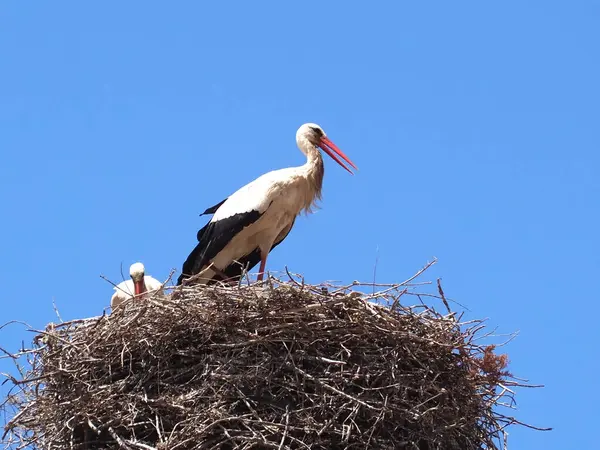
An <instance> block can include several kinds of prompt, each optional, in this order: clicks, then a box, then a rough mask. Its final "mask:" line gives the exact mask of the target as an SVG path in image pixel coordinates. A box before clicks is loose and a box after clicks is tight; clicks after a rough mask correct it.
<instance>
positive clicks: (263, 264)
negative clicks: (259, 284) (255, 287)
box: [257, 253, 268, 281]
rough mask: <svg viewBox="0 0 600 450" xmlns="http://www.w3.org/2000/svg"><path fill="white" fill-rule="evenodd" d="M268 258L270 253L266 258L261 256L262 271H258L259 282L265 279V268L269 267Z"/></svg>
mask: <svg viewBox="0 0 600 450" xmlns="http://www.w3.org/2000/svg"><path fill="white" fill-rule="evenodd" d="M267 256H268V253H267V254H266V255H264V256H261V259H260V269H258V278H257V281H262V279H263V275H264V274H265V266H266V265H267Z"/></svg>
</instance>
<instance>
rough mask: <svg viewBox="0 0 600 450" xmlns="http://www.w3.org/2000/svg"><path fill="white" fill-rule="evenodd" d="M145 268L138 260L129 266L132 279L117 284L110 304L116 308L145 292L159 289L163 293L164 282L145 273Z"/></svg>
mask: <svg viewBox="0 0 600 450" xmlns="http://www.w3.org/2000/svg"><path fill="white" fill-rule="evenodd" d="M144 273H145V268H144V265H143V264H142V263H141V262H136V263H134V264H132V265H131V267H130V268H129V276H130V277H131V280H126V281H123V282H122V283H119V284H118V285H116V286H115V291H116V292H115V293H114V294H113V296H112V298H111V299H110V306H111V308H112V309H115V308H116V307H117V306H119V305H120V304H121V303H123V302H124V301H125V300H127V299H130V298H132V297H134V296H137V295H140V294H143V293H145V292H151V291H158V293H159V295H163V291H162V283H161V282H160V281H158V280H157V279H156V278H153V277H151V276H149V275H145V274H144Z"/></svg>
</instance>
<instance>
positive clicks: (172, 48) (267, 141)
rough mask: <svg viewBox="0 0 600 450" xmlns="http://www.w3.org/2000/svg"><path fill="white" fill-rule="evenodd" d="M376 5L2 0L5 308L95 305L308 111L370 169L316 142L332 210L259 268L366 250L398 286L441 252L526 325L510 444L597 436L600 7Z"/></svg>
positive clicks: (296, 267)
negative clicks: (350, 166) (522, 384)
mask: <svg viewBox="0 0 600 450" xmlns="http://www.w3.org/2000/svg"><path fill="white" fill-rule="evenodd" d="M369 5H370V6H367V3H366V2H355V1H348V0H346V1H344V2H333V1H332V2H324V1H322V2H317V1H312V0H309V1H302V2H283V1H277V2H276V1H263V2H245V1H244V2H242V1H237V2H212V3H210V4H209V3H208V2H195V1H179V2H169V3H167V2H156V1H147V0H145V1H143V2H142V1H128V2H115V1H105V2H96V3H94V4H92V2H79V1H70V2H66V1H53V2H45V3H35V4H33V3H27V4H26V3H23V2H17V1H14V2H3V3H2V5H1V6H0V152H1V153H0V154H1V155H2V157H1V160H0V201H1V205H2V220H1V222H0V230H1V234H0V236H2V238H1V241H0V255H1V259H0V268H1V270H0V282H1V285H2V290H3V293H2V299H1V302H2V308H1V312H0V314H1V317H0V319H1V320H0V321H1V322H4V321H7V320H9V319H21V320H25V321H27V322H29V323H30V324H31V325H33V326H36V327H43V326H44V325H45V324H46V323H47V322H49V321H53V320H55V316H54V313H53V310H52V299H55V301H56V303H57V305H58V307H59V309H60V311H61V312H62V315H63V318H65V320H66V319H69V318H76V317H87V316H92V315H96V314H99V313H100V312H101V311H102V308H104V307H106V306H108V304H109V300H110V296H111V294H112V287H111V286H110V285H109V284H107V283H106V282H105V281H103V280H102V279H100V278H99V275H100V274H105V275H106V276H108V277H110V278H112V279H113V280H116V281H118V280H119V279H120V265H121V263H122V264H123V266H124V269H125V271H127V268H128V267H129V264H131V263H132V262H134V261H137V260H141V261H143V262H144V263H145V265H146V267H147V270H148V273H149V274H151V275H153V276H155V277H157V278H161V279H162V278H164V277H166V276H167V275H168V273H169V271H170V270H171V269H172V268H177V269H180V267H181V263H182V262H183V260H184V259H185V257H186V256H187V254H188V252H189V251H190V250H191V248H192V247H193V246H194V244H195V235H196V231H197V229H198V228H199V227H200V226H202V225H203V224H204V223H205V221H206V219H205V218H201V217H198V214H199V213H200V212H202V211H203V210H204V209H205V208H206V207H208V206H211V205H213V204H215V203H217V202H218V201H220V200H222V199H223V198H225V197H226V196H227V195H229V194H230V193H232V192H233V191H234V190H235V189H237V188H238V187H240V186H241V185H243V184H245V183H247V182H249V181H251V180H252V179H254V178H255V177H257V176H258V175H260V174H262V173H264V172H266V171H268V170H272V169H276V168H282V167H287V166H291V165H298V164H301V163H302V162H303V157H302V155H301V154H300V152H299V151H298V150H297V149H296V146H295V141H294V136H295V132H296V129H297V128H298V126H300V125H301V124H302V123H304V122H316V123H318V124H320V125H321V126H323V128H324V129H325V131H326V132H327V133H328V135H329V136H330V137H331V138H332V139H333V141H334V142H336V143H337V144H338V145H339V146H340V147H341V148H342V149H343V150H344V151H345V152H346V153H347V154H348V155H349V156H350V157H351V158H352V159H353V160H354V162H355V163H356V164H357V165H358V166H359V168H360V171H359V172H358V174H357V175H356V176H354V177H352V176H350V175H348V174H347V173H346V172H345V171H343V170H342V169H341V168H339V167H338V166H336V165H335V164H333V163H332V162H331V160H327V161H326V164H327V170H326V176H325V186H324V201H323V203H322V206H323V207H322V209H321V210H320V211H319V212H318V213H317V214H315V215H312V216H309V217H308V218H302V219H300V220H299V221H297V224H296V227H295V229H294V230H293V232H292V233H291V234H290V235H289V237H288V238H287V240H286V242H285V243H283V244H282V245H281V246H279V247H278V249H277V250H276V251H275V252H274V253H273V254H272V255H271V257H270V260H269V268H270V269H272V270H280V269H283V268H284V266H285V265H287V266H289V267H290V269H291V270H293V271H296V272H302V273H304V274H305V275H306V277H307V279H308V280H309V281H312V282H319V281H322V280H326V279H336V280H342V281H351V280H354V279H360V280H370V279H371V278H372V274H373V267H374V264H375V261H376V258H377V257H378V258H379V259H378V261H379V262H378V268H377V280H378V281H380V282H393V281H400V280H403V279H405V278H407V277H408V276H410V275H411V274H412V273H413V272H414V271H416V270H417V269H419V268H420V267H421V266H422V265H423V264H424V263H425V262H426V261H427V260H430V259H431V258H432V257H433V256H436V257H438V258H439V263H438V264H437V265H436V266H435V268H434V269H432V270H431V271H430V273H429V276H428V278H430V279H431V278H435V277H437V276H440V277H442V278H443V282H444V286H445V290H446V292H447V294H448V295H449V296H451V297H452V298H455V299H457V300H458V301H460V302H461V303H462V304H464V305H466V306H467V307H468V308H469V309H470V313H469V314H470V317H480V318H482V317H489V324H490V326H491V327H496V326H497V327H498V332H499V333H509V332H512V331H516V330H519V331H520V333H521V334H520V336H519V337H518V338H517V340H515V341H514V342H513V343H512V344H511V345H509V346H508V347H507V348H506V350H507V351H508V352H509V353H510V358H511V361H512V364H511V370H512V371H513V372H514V373H515V374H517V375H518V376H521V377H525V378H529V379H530V380H531V381H532V382H533V383H541V384H545V385H546V388H545V389H540V390H527V391H524V390H522V391H521V392H520V394H519V397H518V399H519V407H520V409H519V411H518V417H519V418H520V419H522V420H525V421H529V422H532V423H534V424H536V425H540V426H552V427H554V428H555V431H553V432H550V433H541V432H534V431H530V430H521V429H516V428H513V429H512V430H511V436H510V439H511V442H512V445H511V448H515V449H538V448H539V449H542V448H543V449H566V448H584V447H589V441H588V440H589V439H590V436H591V434H590V430H593V429H594V428H595V426H596V422H597V418H598V411H597V405H598V403H600V394H599V393H598V390H597V389H595V386H596V384H597V381H598V371H599V369H600V366H599V362H598V350H597V347H596V345H597V344H598V343H600V331H599V330H600V327H599V326H598V324H597V317H598V315H599V313H600V307H599V306H598V289H597V280H598V275H599V273H600V256H598V248H599V244H600V239H599V238H598V230H600V210H599V208H598V199H599V194H600V179H599V177H598V166H599V165H600V156H599V155H600V132H599V130H600V128H599V123H600V114H599V108H600V106H599V105H600V88H599V80H600V58H599V57H598V45H599V43H600V3H599V2H597V1H578V2H564V1H551V0H544V1H541V0H539V1H504V2H481V1H461V2H441V1H440V2H401V1H383V2H377V3H371V4H369ZM377 249H378V250H377ZM22 339H25V340H26V342H27V340H30V339H31V334H30V333H26V332H24V331H23V330H22V329H19V328H9V329H5V330H1V331H0V343H1V344H2V345H3V346H7V347H9V348H12V349H16V348H17V347H18V346H19V345H20V342H21V340H22ZM6 367H7V366H6V363H5V362H4V361H0V371H1V370H5V369H6ZM2 389H5V387H4V388H2ZM2 392H5V391H2ZM0 393H1V392H0Z"/></svg>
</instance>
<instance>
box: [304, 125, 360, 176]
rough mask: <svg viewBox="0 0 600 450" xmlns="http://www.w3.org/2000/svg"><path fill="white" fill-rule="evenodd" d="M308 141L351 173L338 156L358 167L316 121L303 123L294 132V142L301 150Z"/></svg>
mask: <svg viewBox="0 0 600 450" xmlns="http://www.w3.org/2000/svg"><path fill="white" fill-rule="evenodd" d="M307 141H308V142H309V143H310V144H311V145H312V146H314V147H320V148H321V150H323V151H324V152H325V153H327V154H328V155H329V156H330V157H331V159H333V160H334V161H335V162H337V163H338V164H339V165H340V166H342V167H343V168H344V169H346V170H347V171H348V172H350V173H351V174H352V171H351V170H350V169H349V168H348V167H347V166H346V165H345V164H344V163H343V162H342V161H341V160H340V158H338V156H339V157H341V158H342V159H344V160H345V161H346V162H347V163H348V164H350V165H351V166H352V167H354V168H355V169H357V170H358V167H356V166H355V165H354V163H353V162H352V161H350V159H349V158H348V157H347V156H346V155H345V154H344V152H342V151H341V150H340V149H339V148H338V147H337V145H335V144H334V143H333V142H331V140H330V139H329V138H328V137H327V135H326V134H325V131H323V128H321V127H320V126H319V125H317V124H316V123H305V124H304V125H302V126H301V127H300V128H298V131H297V132H296V142H297V143H298V146H299V147H300V149H301V150H302V151H305V150H304V145H302V144H303V143H304V142H307Z"/></svg>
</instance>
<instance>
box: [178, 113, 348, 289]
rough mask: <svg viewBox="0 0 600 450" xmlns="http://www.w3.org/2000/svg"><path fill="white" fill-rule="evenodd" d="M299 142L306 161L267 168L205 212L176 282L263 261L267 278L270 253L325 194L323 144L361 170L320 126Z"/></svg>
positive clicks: (237, 271) (309, 126)
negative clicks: (203, 222) (206, 218)
mask: <svg viewBox="0 0 600 450" xmlns="http://www.w3.org/2000/svg"><path fill="white" fill-rule="evenodd" d="M296 143H297V144H298V147H299V148H300V150H301V151H302V153H304V154H305V155H306V163H305V164H304V165H302V166H299V167H289V168H286V169H280V170H274V171H272V172H268V173H266V174H264V175H262V176H261V177H259V178H257V179H256V180H254V181H252V182H251V183H249V184H247V185H246V186H244V187H242V188H240V189H239V190H237V191H236V192H235V193H233V194H232V195H231V196H230V197H228V198H226V199H225V200H223V201H222V202H220V203H218V204H217V205H215V206H213V207H211V208H208V209H207V210H206V211H204V212H203V213H202V214H201V215H204V214H213V217H212V219H211V220H210V221H209V222H208V223H207V224H206V225H205V226H204V227H203V228H202V229H200V231H198V235H197V239H198V245H196V247H195V248H194V250H192V252H191V253H190V255H189V256H188V258H187V260H186V261H185V262H184V263H183V268H182V273H181V275H180V276H179V279H178V280H177V284H181V283H182V282H183V280H185V279H186V278H189V277H191V276H194V275H197V276H196V277H195V279H197V281H198V283H201V284H210V283H213V282H215V281H219V280H226V279H236V278H239V277H240V276H241V274H242V273H243V271H244V270H250V269H252V268H253V267H254V266H255V265H256V264H258V262H260V269H259V273H258V280H259V281H260V280H262V279H263V274H264V272H265V266H266V263H267V256H268V254H269V252H270V251H271V250H272V249H273V248H275V247H276V246H277V245H279V244H280V243H281V242H282V241H283V240H284V239H285V238H286V236H287V235H288V233H289V232H290V230H291V229H292V226H293V225H294V221H295V220H296V217H297V216H298V214H300V212H302V211H305V212H306V213H309V212H311V210H312V207H313V205H314V204H315V202H316V201H317V200H320V199H321V187H322V185H323V175H324V172H325V168H324V165H323V157H322V156H321V152H320V151H319V147H320V148H321V149H322V150H323V151H324V152H325V153H327V154H328V155H329V156H330V157H331V158H332V159H333V160H334V161H336V162H337V163H338V164H339V165H341V166H342V167H343V168H344V169H346V170H347V171H348V172H350V174H352V171H351V170H350V169H349V168H348V167H347V166H346V165H345V164H344V163H343V162H342V161H341V159H340V158H342V159H343V160H345V161H346V162H347V163H348V164H350V165H351V166H352V167H354V168H355V169H357V167H356V166H355V165H354V163H353V162H352V161H350V159H349V158H348V157H347V156H346V155H345V154H344V153H343V152H342V151H341V150H340V149H339V148H338V147H337V146H336V145H335V144H334V143H333V142H332V141H331V140H330V139H329V138H328V137H327V135H326V134H325V132H324V131H323V129H322V128H321V127H320V126H319V125H316V124H314V123H306V124H304V125H302V126H301V127H300V128H299V129H298V131H297V132H296ZM338 156H339V158H338Z"/></svg>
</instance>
